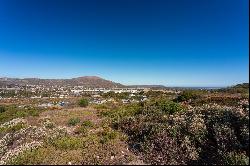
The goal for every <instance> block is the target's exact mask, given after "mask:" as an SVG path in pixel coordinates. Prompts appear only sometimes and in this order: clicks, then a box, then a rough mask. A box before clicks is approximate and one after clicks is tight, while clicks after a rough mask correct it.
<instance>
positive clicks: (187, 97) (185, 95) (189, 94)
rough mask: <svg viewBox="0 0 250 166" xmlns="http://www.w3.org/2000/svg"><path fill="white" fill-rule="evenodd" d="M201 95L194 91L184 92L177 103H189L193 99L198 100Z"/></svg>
mask: <svg viewBox="0 0 250 166" xmlns="http://www.w3.org/2000/svg"><path fill="white" fill-rule="evenodd" d="M199 96H200V95H199V93H198V92H196V91H193V90H185V91H183V92H182V93H181V94H180V95H179V96H178V97H177V99H176V101H178V102H182V101H188V100H190V99H191V100H193V99H197V98H198V97H199Z"/></svg>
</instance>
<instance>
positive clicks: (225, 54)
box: [0, 0, 249, 87]
mask: <svg viewBox="0 0 250 166" xmlns="http://www.w3.org/2000/svg"><path fill="white" fill-rule="evenodd" d="M248 6H249V1H248V0H241V1H237V0H220V1H218V0H209V1H207V0H190V1H186V0H176V1H165V0H156V1H150V0H133V1H132V0H119V1H115V0H105V1H102V0H91V1H90V0H86V1H80V0H72V1H67V0H60V1H57V0H37V1H32V0H22V1H20V0H0V21H1V23H0V76H3V77H17V78H24V77H26V78H31V77H32V78H34V77H37V78H59V79H60V78H61V79H64V78H75V77H79V76H99V77H101V78H104V79H107V80H111V81H114V82H118V83H121V84H124V85H153V84H155V85H165V86H175V87H177V86H179V87H180V86H181V87H183V86H188V87H225V86H231V85H236V84H239V83H244V82H249V46H248V45H249V9H248Z"/></svg>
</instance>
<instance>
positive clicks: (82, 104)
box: [78, 98, 89, 107]
mask: <svg viewBox="0 0 250 166" xmlns="http://www.w3.org/2000/svg"><path fill="white" fill-rule="evenodd" d="M78 104H79V106H80V107H87V106H88V104H89V102H88V100H87V99H84V98H83V99H80V100H79V103H78Z"/></svg>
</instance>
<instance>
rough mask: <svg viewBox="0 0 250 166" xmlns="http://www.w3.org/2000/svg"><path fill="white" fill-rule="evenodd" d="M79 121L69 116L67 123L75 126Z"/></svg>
mask: <svg viewBox="0 0 250 166" xmlns="http://www.w3.org/2000/svg"><path fill="white" fill-rule="evenodd" d="M79 122H80V119H79V118H70V119H69V121H68V125H69V126H75V125H76V124H77V123H79Z"/></svg>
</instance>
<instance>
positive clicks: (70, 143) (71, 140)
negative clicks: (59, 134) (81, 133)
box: [52, 137, 83, 150]
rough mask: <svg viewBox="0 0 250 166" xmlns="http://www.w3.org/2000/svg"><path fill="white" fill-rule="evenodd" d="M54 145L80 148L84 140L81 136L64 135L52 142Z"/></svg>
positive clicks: (58, 147)
mask: <svg viewBox="0 0 250 166" xmlns="http://www.w3.org/2000/svg"><path fill="white" fill-rule="evenodd" d="M52 145H53V146H54V147H56V148H57V149H64V150H67V149H70V150H73V149H79V148H81V147H83V146H82V141H81V139H80V138H76V137H63V138H60V139H56V140H54V141H53V142H52Z"/></svg>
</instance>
